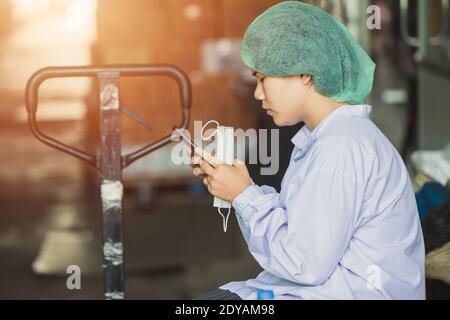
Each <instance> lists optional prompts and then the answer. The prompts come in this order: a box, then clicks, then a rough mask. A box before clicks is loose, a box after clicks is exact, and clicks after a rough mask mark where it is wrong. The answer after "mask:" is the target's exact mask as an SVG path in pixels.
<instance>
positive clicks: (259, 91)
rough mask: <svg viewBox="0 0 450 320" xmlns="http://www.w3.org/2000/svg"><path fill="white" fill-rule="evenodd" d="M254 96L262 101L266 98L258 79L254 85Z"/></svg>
mask: <svg viewBox="0 0 450 320" xmlns="http://www.w3.org/2000/svg"><path fill="white" fill-rule="evenodd" d="M254 96H255V99H256V100H260V101H263V100H265V99H266V96H265V94H264V90H263V87H262V84H261V81H259V80H258V84H257V85H256V88H255V92H254Z"/></svg>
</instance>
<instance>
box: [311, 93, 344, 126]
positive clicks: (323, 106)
mask: <svg viewBox="0 0 450 320" xmlns="http://www.w3.org/2000/svg"><path fill="white" fill-rule="evenodd" d="M316 100H317V101H314V102H313V103H311V104H310V106H309V107H308V115H307V117H305V119H304V122H305V125H306V126H307V127H308V129H309V131H313V130H314V129H315V128H316V127H317V126H318V125H319V124H320V123H321V122H322V121H323V119H325V118H326V117H327V116H328V115H329V114H330V113H332V112H333V111H335V110H336V109H338V108H340V107H342V106H345V105H349V104H348V103H342V102H337V101H334V100H331V99H329V98H325V97H320V98H319V99H316Z"/></svg>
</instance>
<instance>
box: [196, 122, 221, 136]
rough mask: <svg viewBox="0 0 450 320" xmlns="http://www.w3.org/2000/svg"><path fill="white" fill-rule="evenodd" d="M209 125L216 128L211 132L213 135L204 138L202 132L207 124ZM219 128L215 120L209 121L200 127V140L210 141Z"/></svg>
mask: <svg viewBox="0 0 450 320" xmlns="http://www.w3.org/2000/svg"><path fill="white" fill-rule="evenodd" d="M210 123H214V124H216V125H217V127H216V130H214V131H213V133H211V134H210V135H209V136H207V137H206V138H205V136H204V135H203V132H204V131H205V128H206V127H207V126H208V124H210ZM219 126H220V123H219V122H218V121H216V120H209V121H208V122H207V123H205V125H204V126H203V127H202V131H201V132H200V136H201V138H202V140H203V141H206V140H209V139H211V137H212V136H213V135H215V134H216V132H217V130H218V129H219Z"/></svg>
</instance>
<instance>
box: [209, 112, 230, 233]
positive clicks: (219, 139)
mask: <svg viewBox="0 0 450 320" xmlns="http://www.w3.org/2000/svg"><path fill="white" fill-rule="evenodd" d="M210 123H215V124H217V128H216V130H214V132H213V133H212V134H210V135H209V136H208V137H206V138H205V137H204V136H203V131H204V129H205V128H206V126H208V124H210ZM213 135H216V157H217V158H218V159H219V160H220V161H221V162H222V163H224V164H227V165H232V164H233V160H234V128H233V127H224V126H221V125H219V122H217V121H215V120H211V121H208V122H207V123H206V124H205V125H204V126H203V128H202V132H201V137H202V140H204V141H205V140H209V139H211V137H212V136H213ZM213 206H214V207H216V208H217V212H219V214H220V215H221V216H222V218H223V231H224V232H227V226H228V218H229V217H230V213H231V202H229V201H226V200H223V199H221V198H217V197H214V203H213ZM222 208H225V209H228V212H227V213H226V214H223V213H222V212H221V209H222Z"/></svg>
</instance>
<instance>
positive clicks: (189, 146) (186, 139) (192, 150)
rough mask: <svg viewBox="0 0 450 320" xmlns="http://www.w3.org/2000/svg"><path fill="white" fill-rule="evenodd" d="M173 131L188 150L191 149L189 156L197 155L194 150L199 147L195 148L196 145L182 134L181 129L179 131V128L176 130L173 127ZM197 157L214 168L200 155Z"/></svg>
mask: <svg viewBox="0 0 450 320" xmlns="http://www.w3.org/2000/svg"><path fill="white" fill-rule="evenodd" d="M173 130H174V131H175V132H176V134H177V135H178V136H179V137H181V138H182V142H183V143H184V144H185V145H186V146H187V147H188V148H191V154H194V153H197V152H195V149H196V148H199V147H198V146H197V144H196V143H195V142H194V141H192V139H191V138H190V137H189V136H188V135H187V134H186V133H185V132H184V130H183V129H180V128H178V127H176V126H175V127H173ZM197 154H198V153H197ZM198 155H199V156H200V157H201V158H202V159H203V161H205V162H206V163H207V164H209V165H210V166H211V167H213V168H214V165H212V164H211V163H210V162H209V161H208V160H206V159H205V158H203V157H202V155H201V154H198Z"/></svg>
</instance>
